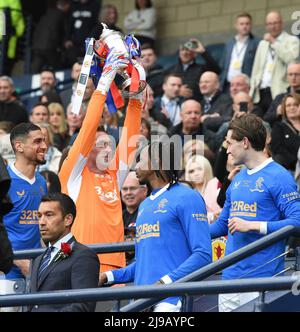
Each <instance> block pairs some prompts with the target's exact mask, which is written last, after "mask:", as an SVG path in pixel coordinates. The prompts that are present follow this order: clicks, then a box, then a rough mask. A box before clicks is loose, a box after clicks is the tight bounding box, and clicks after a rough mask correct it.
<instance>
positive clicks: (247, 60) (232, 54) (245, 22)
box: [220, 13, 259, 92]
mask: <svg viewBox="0 0 300 332" xmlns="http://www.w3.org/2000/svg"><path fill="white" fill-rule="evenodd" d="M251 28H252V17H251V15H250V14H248V13H241V14H239V15H238V16H237V18H236V22H235V29H236V31H237V35H236V36H235V37H234V38H232V39H230V40H229V41H228V42H227V43H226V44H225V48H224V55H223V57H222V60H221V64H220V65H221V68H222V72H221V75H220V83H221V90H223V91H224V92H228V90H229V86H230V82H231V79H232V78H233V77H234V76H236V75H238V74H242V73H243V74H246V75H248V76H249V77H250V76H251V72H252V67H253V62H254V57H255V53H256V49H257V46H258V43H259V39H258V38H256V37H254V36H253V35H252V33H251Z"/></svg>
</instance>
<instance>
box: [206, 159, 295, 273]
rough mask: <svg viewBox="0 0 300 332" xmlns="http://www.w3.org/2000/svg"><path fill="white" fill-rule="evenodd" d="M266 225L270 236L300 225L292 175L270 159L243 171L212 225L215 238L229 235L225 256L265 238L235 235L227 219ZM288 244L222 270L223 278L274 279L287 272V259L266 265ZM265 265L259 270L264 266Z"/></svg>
mask: <svg viewBox="0 0 300 332" xmlns="http://www.w3.org/2000/svg"><path fill="white" fill-rule="evenodd" d="M233 217H239V218H242V219H244V220H247V221H250V222H251V221H253V222H255V221H262V222H267V234H270V233H272V232H275V231H277V230H279V229H281V228H283V227H285V226H288V225H293V226H300V195H299V193H298V192H297V185H296V183H295V181H294V179H293V177H292V176H291V174H290V173H289V172H288V171H287V170H286V169H285V168H283V167H282V166H280V165H279V164H277V163H276V162H274V161H273V160H272V159H271V158H270V159H268V160H266V161H265V162H264V163H263V164H262V165H260V166H258V167H257V168H255V169H253V170H248V169H242V170H241V171H240V172H239V173H238V174H237V175H236V176H235V177H234V179H233V180H232V183H231V185H230V186H229V188H228V189H227V192H226V202H225V205H224V207H223V210H222V212H221V214H220V217H219V218H218V220H217V221H216V222H215V223H214V224H212V225H210V232H211V236H212V237H213V238H215V237H219V236H224V235H227V233H228V241H227V245H226V253H225V254H226V255H229V254H231V253H232V252H234V251H236V250H238V249H240V248H242V247H244V246H246V245H248V244H250V243H252V242H254V241H256V240H258V239H260V238H262V237H263V236H264V235H262V234H259V233H257V232H248V233H241V232H235V233H234V234H233V235H231V234H230V232H228V219H230V218H233ZM285 242H286V241H280V242H278V243H277V244H275V245H273V246H271V247H269V248H267V249H264V250H262V251H260V252H258V253H257V254H255V255H252V256H250V257H248V258H246V259H244V260H242V261H241V262H238V263H236V264H234V265H232V266H230V267H228V268H227V269H225V270H224V271H223V279H239V278H252V277H255V278H256V277H271V276H274V275H275V274H277V273H279V272H281V271H282V270H283V269H284V257H282V258H280V259H276V260H275V261H274V262H271V263H269V264H266V263H267V262H269V261H271V260H272V259H274V258H275V257H277V256H279V255H280V254H282V253H283V252H284V249H285ZM263 264H266V265H265V266H262V267H260V266H261V265H263Z"/></svg>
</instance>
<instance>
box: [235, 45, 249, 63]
mask: <svg viewBox="0 0 300 332" xmlns="http://www.w3.org/2000/svg"><path fill="white" fill-rule="evenodd" d="M237 44H238V42H236V43H235V45H234V52H235V54H236V56H237V57H238V59H239V58H240V55H241V54H242V52H243V51H244V50H245V49H246V48H247V47H248V42H247V43H244V44H243V46H242V47H241V48H240V50H239V51H238V47H237Z"/></svg>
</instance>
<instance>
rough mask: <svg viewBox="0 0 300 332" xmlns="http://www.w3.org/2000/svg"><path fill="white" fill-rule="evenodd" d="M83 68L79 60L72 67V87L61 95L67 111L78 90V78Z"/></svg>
mask: <svg viewBox="0 0 300 332" xmlns="http://www.w3.org/2000/svg"><path fill="white" fill-rule="evenodd" d="M81 66H82V59H81V58H79V59H77V61H76V62H75V63H74V64H73V66H72V71H71V78H72V80H73V82H72V86H71V87H70V88H68V89H65V90H63V91H62V92H61V93H60V94H59V96H60V99H61V101H62V105H63V107H64V109H65V110H66V109H67V107H68V105H69V104H70V102H71V99H72V95H73V93H74V91H75V90H76V86H77V82H78V78H79V75H80V71H81Z"/></svg>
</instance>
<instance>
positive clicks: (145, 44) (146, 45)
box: [141, 43, 155, 53]
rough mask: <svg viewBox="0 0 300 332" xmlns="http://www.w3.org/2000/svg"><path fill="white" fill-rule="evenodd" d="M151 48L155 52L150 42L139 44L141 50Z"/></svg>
mask: <svg viewBox="0 0 300 332" xmlns="http://www.w3.org/2000/svg"><path fill="white" fill-rule="evenodd" d="M149 49H150V50H152V51H153V52H154V53H155V49H154V47H153V46H152V45H151V44H150V43H144V44H142V46H141V50H142V51H143V50H149Z"/></svg>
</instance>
